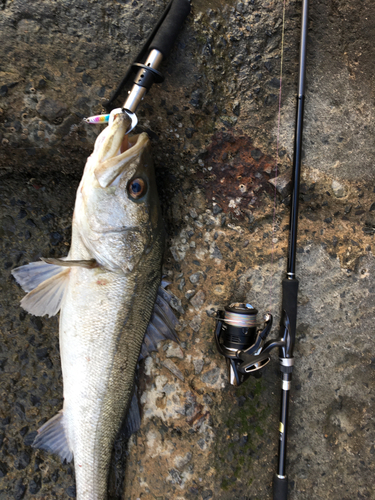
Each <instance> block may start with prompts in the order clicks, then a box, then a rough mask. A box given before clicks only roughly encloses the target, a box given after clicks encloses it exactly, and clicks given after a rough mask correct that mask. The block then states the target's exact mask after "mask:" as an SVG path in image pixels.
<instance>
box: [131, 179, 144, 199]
mask: <svg viewBox="0 0 375 500" xmlns="http://www.w3.org/2000/svg"><path fill="white" fill-rule="evenodd" d="M146 191H147V184H146V183H145V181H144V180H143V179H141V178H137V179H133V180H132V181H130V182H129V184H128V193H129V196H130V197H131V198H133V199H134V200H138V199H139V198H141V197H142V196H143V195H144V194H145V193H146Z"/></svg>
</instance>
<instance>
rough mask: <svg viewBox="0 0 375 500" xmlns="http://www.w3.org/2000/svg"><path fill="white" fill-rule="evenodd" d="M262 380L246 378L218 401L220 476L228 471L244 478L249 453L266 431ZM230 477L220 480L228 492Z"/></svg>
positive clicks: (254, 449)
mask: <svg viewBox="0 0 375 500" xmlns="http://www.w3.org/2000/svg"><path fill="white" fill-rule="evenodd" d="M263 389H264V385H263V381H262V380H257V379H249V380H248V381H247V382H245V383H244V384H243V385H241V386H240V387H237V388H233V389H231V390H229V391H228V393H227V394H226V396H225V397H224V401H223V402H222V413H221V415H222V421H223V424H222V425H221V426H220V427H219V428H218V431H219V432H218V436H217V441H216V454H215V455H216V456H215V467H216V470H217V472H218V475H220V477H222V476H223V473H228V470H231V471H232V476H233V477H232V479H233V478H237V479H241V478H246V484H249V485H250V484H251V483H252V481H253V478H251V477H250V478H248V474H249V467H250V465H251V461H252V454H253V452H255V451H256V449H257V446H258V444H259V442H260V440H261V438H262V437H263V436H264V435H265V433H266V425H267V417H268V415H269V413H270V410H269V407H268V405H267V404H266V403H265V402H264V400H263V398H262V397H261V395H262V391H263ZM232 485H234V483H233V481H231V480H230V479H229V480H228V479H225V478H224V479H222V480H221V488H222V489H223V490H226V491H228V490H229V491H230V490H231V488H232Z"/></svg>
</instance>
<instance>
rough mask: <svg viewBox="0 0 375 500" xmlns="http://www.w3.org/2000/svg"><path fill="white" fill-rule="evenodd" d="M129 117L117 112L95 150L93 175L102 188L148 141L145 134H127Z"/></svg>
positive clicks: (113, 178)
mask: <svg viewBox="0 0 375 500" xmlns="http://www.w3.org/2000/svg"><path fill="white" fill-rule="evenodd" d="M130 127H131V119H130V117H129V116H128V115H127V113H119V114H118V115H116V116H115V119H114V121H113V123H112V124H111V125H109V126H108V130H107V129H106V135H105V138H104V140H103V142H102V144H101V146H100V149H99V150H98V152H97V157H96V167H95V171H94V172H95V177H96V179H97V181H98V182H99V184H100V186H101V187H102V188H106V187H108V186H109V185H110V184H112V182H113V181H114V180H115V179H116V178H117V177H118V175H119V174H120V173H121V172H123V171H124V169H125V168H126V167H127V165H129V164H130V163H131V162H132V160H133V159H134V158H136V157H137V156H139V155H140V154H141V152H142V150H143V149H144V148H145V147H146V146H147V144H148V143H149V139H148V136H147V134H145V133H141V134H138V135H133V136H129V135H128V130H129V128H130Z"/></svg>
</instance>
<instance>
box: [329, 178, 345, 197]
mask: <svg viewBox="0 0 375 500" xmlns="http://www.w3.org/2000/svg"><path fill="white" fill-rule="evenodd" d="M331 188H332V191H333V194H334V195H335V196H336V198H344V196H346V188H345V186H344V185H343V184H341V183H340V182H339V181H337V180H333V181H332V184H331Z"/></svg>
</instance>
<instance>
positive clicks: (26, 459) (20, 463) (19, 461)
mask: <svg viewBox="0 0 375 500" xmlns="http://www.w3.org/2000/svg"><path fill="white" fill-rule="evenodd" d="M29 463H30V454H29V453H28V452H27V451H23V452H22V453H21V454H20V455H19V456H18V457H17V458H16V460H15V461H14V467H15V468H16V469H17V470H22V469H26V467H27V466H28V465H29Z"/></svg>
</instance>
